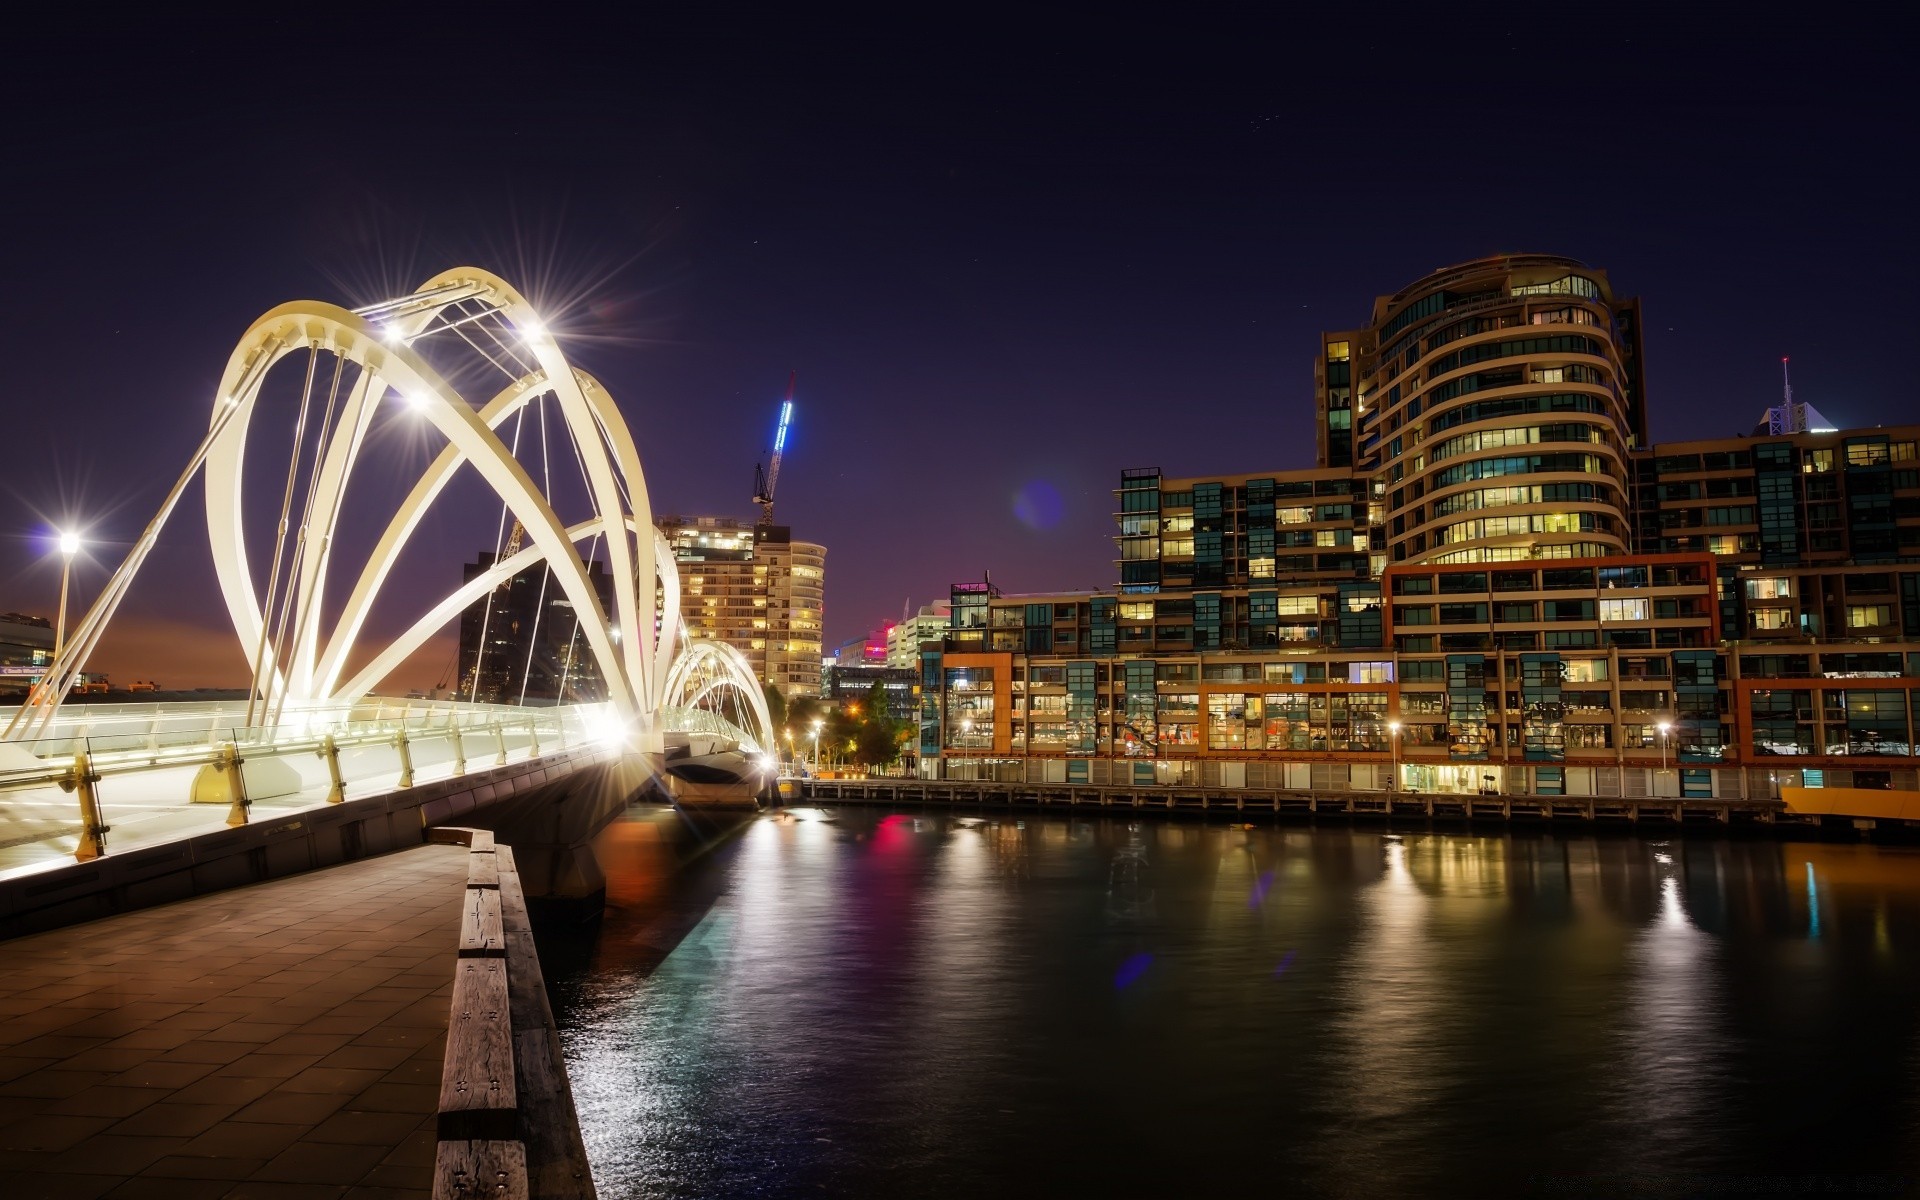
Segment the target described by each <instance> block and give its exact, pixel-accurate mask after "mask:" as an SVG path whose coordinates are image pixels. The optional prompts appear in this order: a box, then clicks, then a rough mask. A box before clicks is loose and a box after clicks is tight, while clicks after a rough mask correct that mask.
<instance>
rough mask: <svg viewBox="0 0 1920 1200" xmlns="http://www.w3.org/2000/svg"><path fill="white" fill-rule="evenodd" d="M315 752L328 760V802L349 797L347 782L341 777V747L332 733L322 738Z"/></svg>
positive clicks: (336, 802) (335, 802) (332, 802)
mask: <svg viewBox="0 0 1920 1200" xmlns="http://www.w3.org/2000/svg"><path fill="white" fill-rule="evenodd" d="M315 753H316V754H318V755H319V756H320V757H321V758H323V759H325V760H326V762H327V779H328V780H329V781H330V783H331V785H330V786H329V787H328V788H327V803H328V804H339V803H341V802H342V801H344V800H345V799H346V798H347V783H346V780H344V779H342V778H341V777H340V747H339V746H338V745H336V744H335V743H334V740H333V735H332V734H330V733H329V734H327V735H326V736H325V737H323V738H321V739H320V749H318V750H317V751H315Z"/></svg>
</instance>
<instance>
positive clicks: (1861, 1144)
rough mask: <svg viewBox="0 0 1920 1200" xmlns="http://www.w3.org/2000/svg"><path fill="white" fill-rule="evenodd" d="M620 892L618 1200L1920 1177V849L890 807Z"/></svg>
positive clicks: (608, 995) (591, 1139)
mask: <svg viewBox="0 0 1920 1200" xmlns="http://www.w3.org/2000/svg"><path fill="white" fill-rule="evenodd" d="M611 845H612V849H611V850H610V851H609V852H608V853H609V857H610V859H613V858H618V857H619V856H622V855H626V856H635V855H641V851H642V850H643V849H644V847H645V845H646V843H645V841H644V839H636V838H632V837H628V838H626V840H624V841H622V840H620V839H619V838H617V837H616V838H615V839H614V841H613V843H611ZM623 863H624V865H622V864H623ZM636 863H637V864H640V865H635V864H636ZM609 866H610V868H613V874H614V875H615V878H616V880H618V881H619V884H618V886H617V887H616V889H615V890H616V892H617V894H618V896H619V898H620V899H619V904H618V907H617V909H616V911H614V912H612V913H611V914H610V915H609V917H608V918H607V920H606V922H605V923H604V924H603V926H602V927H601V928H600V929H599V931H598V933H597V935H596V937H595V939H594V940H593V941H592V943H591V944H590V945H589V946H588V947H586V948H585V950H584V951H583V953H582V954H581V955H580V956H579V957H578V958H577V960H575V962H576V965H574V966H573V967H571V968H569V967H566V966H565V965H564V964H562V965H560V966H559V967H558V968H557V969H556V970H555V971H554V972H553V978H554V981H555V985H556V993H557V995H556V1001H557V1011H558V1013H559V1016H560V1019H561V1021H562V1023H563V1031H564V1042H565V1045H566V1051H567V1056H568V1064H569V1068H570V1070H571V1071H572V1073H573V1081H574V1087H575V1092H576V1098H577V1100H578V1103H579V1108H580V1113H581V1118H582V1123H583V1127H584V1130H585V1132H586V1135H587V1139H588V1147H589V1154H590V1156H591V1158H592V1160H593V1163H594V1167H595V1172H596V1177H597V1178H598V1180H599V1182H600V1187H601V1193H602V1194H603V1195H607V1196H628V1195H661V1196H706V1195H737V1194H766V1195H802V1194H805V1195H820V1194H832V1195H914V1196H976V1195H981V1194H990V1193H993V1192H1008V1193H1011V1194H1030V1193H1035V1192H1042V1193H1045V1192H1050V1193H1053V1194H1073V1195H1079V1194H1110V1195H1179V1194H1194V1193H1196V1192H1200V1191H1204V1190H1208V1189H1211V1188H1214V1187H1218V1186H1222V1185H1247V1184H1259V1185H1262V1186H1265V1187H1268V1188H1276V1187H1277V1188H1281V1189H1282V1190H1287V1191H1292V1192H1298V1193H1300V1194H1306V1195H1350V1196H1374V1195H1397V1194H1480V1195H1499V1194H1509V1193H1513V1192H1516V1191H1520V1190H1523V1189H1524V1188H1525V1187H1528V1186H1532V1185H1531V1184H1529V1180H1537V1179H1539V1178H1542V1177H1547V1176H1580V1177H1583V1178H1587V1179H1589V1180H1591V1179H1595V1178H1602V1177H1605V1176H1606V1175H1607V1174H1608V1173H1609V1172H1616V1171H1620V1170H1623V1169H1626V1167H1627V1166H1628V1165H1629V1164H1630V1165H1631V1166H1632V1168H1633V1169H1637V1170H1647V1171H1652V1170H1655V1169H1659V1170H1667V1171H1673V1172H1685V1171H1693V1172H1699V1171H1708V1170H1720V1171H1733V1170H1735V1169H1737V1170H1739V1171H1740V1172H1742V1173H1755V1172H1758V1173H1766V1172H1778V1173H1787V1174H1793V1173H1806V1172H1827V1173H1832V1172H1841V1173H1844V1174H1846V1175H1848V1176H1849V1177H1851V1176H1852V1175H1854V1174H1857V1173H1861V1172H1883V1171H1890V1170H1898V1169H1904V1166H1905V1163H1906V1162H1907V1161H1909V1160H1908V1157H1907V1156H1908V1155H1910V1154H1912V1153H1914V1152H1915V1151H1916V1150H1920V1087H1916V1084H1915V1082H1914V1081H1915V1079H1916V1077H1920V1072H1916V1071H1914V1070H1911V1069H1908V1068H1910V1067H1911V1066H1912V1065H1913V1064H1915V1063H1920V1021H1916V1020H1915V1018H1914V1015H1913V1014H1914V1013H1915V1012H1920V1004H1917V1003H1916V1001H1920V962H1916V960H1915V957H1914V956H1913V955H1912V954H1910V953H1909V952H1908V951H1907V950H1906V949H1905V948H1906V947H1908V946H1911V945H1913V944H1914V937H1913V936H1912V935H1911V934H1910V933H1909V931H1910V930H1913V929H1915V928H1920V853H1916V852H1914V851H1911V850H1906V849H1887V848H1875V847H1871V846H1865V847H1853V846H1824V845H1817V844H1794V843H1775V842H1761V841H1717V840H1710V839H1701V840H1691V839H1668V840H1662V841H1651V840H1641V839H1636V838H1630V837H1606V838H1594V837H1572V838H1569V837H1562V836H1556V835H1540V836H1525V835H1522V836H1500V837H1490V836H1470V835H1453V834H1435V833H1431V832H1424V831H1407V832H1405V833H1403V834H1390V833H1382V832H1379V831H1377V830H1366V829H1354V830H1348V829H1344V828H1334V829H1309V828H1304V827H1300V826H1285V827H1277V828H1276V827H1260V828H1252V829H1248V828H1243V827H1238V826H1231V827H1229V826H1221V825H1208V824H1200V823H1193V822H1181V821H1177V820H1139V821H1132V822H1129V821H1124V820H1106V819H1089V818H1086V817H1073V818H1064V817H1063V818H1054V817H1046V816H1041V817H1024V818H1022V817H1013V818H1009V817H1005V816H1001V817H996V818H987V819H979V818H955V817H952V816H950V815H948V814H944V813H926V812H921V813H912V812H902V813H886V812H879V811H873V810H859V809H849V810H839V811H835V810H799V811H795V812H792V813H788V814H782V815H781V816H778V817H771V818H763V819H761V820H759V821H757V822H756V823H754V824H753V825H752V826H751V827H750V828H748V829H747V830H746V831H745V832H744V833H742V834H741V835H740V836H739V837H738V838H736V839H734V840H733V841H731V842H730V843H728V844H726V845H725V846H724V847H722V849H721V850H719V851H718V852H716V853H714V854H712V855H711V856H709V857H707V858H703V859H700V860H698V862H697V863H695V865H693V866H691V867H687V868H685V869H684V870H682V871H680V872H679V873H677V874H676V873H673V872H671V871H669V870H663V869H661V868H662V863H661V862H658V861H654V860H651V859H646V858H644V856H642V857H638V858H634V857H629V858H627V859H621V860H620V861H609ZM640 876H645V877H646V878H645V879H644V880H642V879H640V878H639V877H640ZM669 951H670V953H669ZM1881 1063H1887V1064H1900V1065H1901V1066H1900V1069H1893V1070H1874V1069H1871V1068H1874V1067H1877V1066H1878V1064H1881ZM1839 1113H1844V1114H1845V1119H1844V1120H1837V1119H1836V1114H1839ZM1810 1131H1817V1132H1810ZM1208 1148H1211V1149H1208ZM1605 1192H1606V1189H1605V1188H1604V1187H1603V1188H1601V1190H1600V1192H1599V1193H1598V1194H1605Z"/></svg>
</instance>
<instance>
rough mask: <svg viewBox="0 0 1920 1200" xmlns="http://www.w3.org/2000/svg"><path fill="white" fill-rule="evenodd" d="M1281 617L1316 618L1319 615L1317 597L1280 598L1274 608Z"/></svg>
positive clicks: (1318, 599) (1318, 600)
mask: <svg viewBox="0 0 1920 1200" xmlns="http://www.w3.org/2000/svg"><path fill="white" fill-rule="evenodd" d="M1275 611H1276V612H1278V613H1279V614H1280V615H1281V616H1283V617H1317V616H1319V615H1320V598H1319V597H1318V596H1282V597H1280V599H1279V601H1278V604H1277V606H1276V608H1275Z"/></svg>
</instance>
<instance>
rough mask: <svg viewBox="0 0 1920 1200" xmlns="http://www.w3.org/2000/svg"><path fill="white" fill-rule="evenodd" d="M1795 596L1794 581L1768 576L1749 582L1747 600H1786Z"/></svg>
mask: <svg viewBox="0 0 1920 1200" xmlns="http://www.w3.org/2000/svg"><path fill="white" fill-rule="evenodd" d="M1792 595H1793V580H1791V579H1781V578H1778V577H1775V576H1767V577H1765V578H1761V579H1749V580H1747V599H1749V600H1785V599H1788V598H1789V597H1791V596H1792Z"/></svg>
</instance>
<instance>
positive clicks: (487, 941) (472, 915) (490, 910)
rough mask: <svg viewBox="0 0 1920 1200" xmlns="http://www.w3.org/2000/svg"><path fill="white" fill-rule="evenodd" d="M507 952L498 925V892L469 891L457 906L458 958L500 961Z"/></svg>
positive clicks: (474, 889)
mask: <svg viewBox="0 0 1920 1200" xmlns="http://www.w3.org/2000/svg"><path fill="white" fill-rule="evenodd" d="M506 952H507V940H506V935H505V932H504V930H503V928H502V926H501V924H500V890H499V889H498V888H478V887H470V888H468V889H467V890H466V894H465V898H464V899H463V900H462V901H461V906H460V957H461V958H500V957H502V956H504V955H505V954H506Z"/></svg>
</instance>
